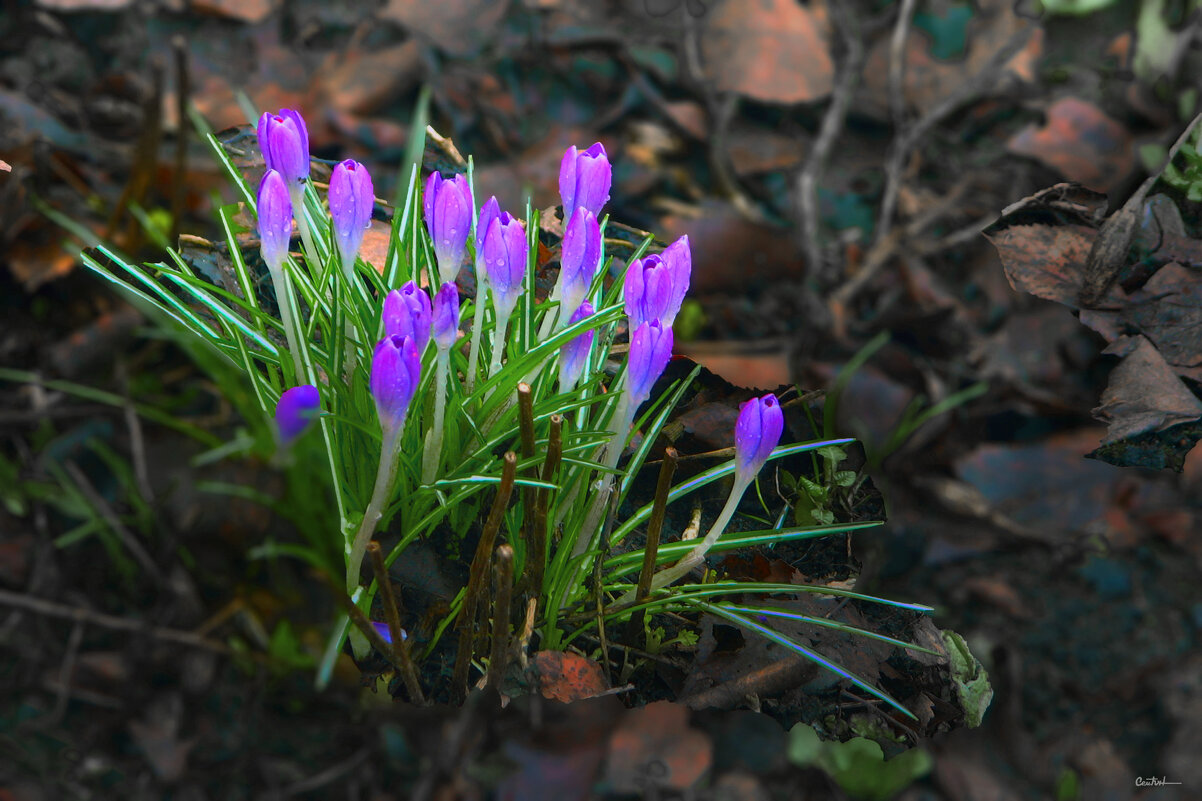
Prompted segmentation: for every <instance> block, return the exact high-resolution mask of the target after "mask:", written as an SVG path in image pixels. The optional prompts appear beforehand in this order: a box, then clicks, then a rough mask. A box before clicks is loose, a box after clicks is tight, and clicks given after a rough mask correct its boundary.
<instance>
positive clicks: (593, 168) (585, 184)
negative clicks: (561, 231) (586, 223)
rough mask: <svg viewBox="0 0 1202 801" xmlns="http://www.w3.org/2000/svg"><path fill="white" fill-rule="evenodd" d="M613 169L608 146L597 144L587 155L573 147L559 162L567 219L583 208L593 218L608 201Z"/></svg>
mask: <svg viewBox="0 0 1202 801" xmlns="http://www.w3.org/2000/svg"><path fill="white" fill-rule="evenodd" d="M612 182H613V168H612V167H610V166H609V156H607V155H606V154H605V147H604V146H603V145H602V144H601V143H600V142H597V143H595V144H594V145H593V146H592V147H590V148H589V149H588V150H585V151H584V152H579V151H577V150H576V146H575V145H572V146H571V147H569V148H568V151H567V152H566V153H564V154H563V161H561V162H560V163H559V196H560V198H562V200H563V216H564V219H570V218H571V216H572V214H573V213H574V212H575V211H576V209H577V208H580V207H584V208H586V209H588V210H589V211H591V212H592V213H593V214H594V215H597V214H600V213H601V207H602V206H604V205H605V201H607V200H609V187H610V184H611V183H612Z"/></svg>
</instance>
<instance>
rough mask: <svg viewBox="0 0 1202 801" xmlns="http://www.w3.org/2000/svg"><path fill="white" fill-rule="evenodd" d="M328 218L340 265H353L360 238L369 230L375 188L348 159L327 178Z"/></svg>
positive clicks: (360, 167)
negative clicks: (331, 226)
mask: <svg viewBox="0 0 1202 801" xmlns="http://www.w3.org/2000/svg"><path fill="white" fill-rule="evenodd" d="M329 199H330V218H331V220H332V221H333V223H334V236H335V238H336V240H337V242H338V250H339V252H340V253H341V255H342V260H343V262H344V263H345V262H349V261H354V259H355V257H356V256H357V255H358V254H359V247H360V245H362V244H363V234H364V233H365V232H366V231H367V229H368V228H369V227H370V226H371V210H372V206H373V205H374V204H375V194H374V188H373V187H372V183H371V175H370V174H368V172H367V168H366V167H364V166H363V165H362V164H360V163H359V162H357V161H353V160H351V159H347V160H346V161H342V162H339V163H338V165H337V166H335V167H334V172H333V174H332V175H331V176H330V190H329Z"/></svg>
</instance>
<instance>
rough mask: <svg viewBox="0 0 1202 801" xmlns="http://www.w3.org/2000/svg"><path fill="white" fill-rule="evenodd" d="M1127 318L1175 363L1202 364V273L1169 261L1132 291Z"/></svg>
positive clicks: (1162, 353) (1166, 357)
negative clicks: (1137, 288) (1135, 290)
mask: <svg viewBox="0 0 1202 801" xmlns="http://www.w3.org/2000/svg"><path fill="white" fill-rule="evenodd" d="M1123 318H1124V319H1125V320H1126V321H1128V322H1129V323H1130V324H1132V325H1134V326H1135V327H1136V328H1138V329H1139V330H1140V332H1142V333H1143V335H1144V336H1146V337H1147V338H1148V339H1149V340H1151V341H1152V342H1153V343H1154V344H1155V345H1156V349H1157V350H1159V351H1160V353H1161V355H1162V356H1164V358H1165V361H1167V362H1168V363H1169V364H1172V365H1180V366H1183V367H1191V366H1194V365H1198V364H1202V273H1199V272H1198V271H1197V270H1190V269H1187V268H1185V267H1182V266H1181V265H1180V264H1166V265H1165V266H1164V267H1161V268H1160V269H1159V270H1157V271H1156V273H1155V274H1154V275H1153V276H1152V277H1151V278H1149V279H1148V281H1147V282H1146V283H1145V284H1144V285H1143V286H1142V287H1141V288H1140V289H1139V291H1138V292H1134V293H1132V295H1131V298H1130V302H1129V303H1128V305H1127V307H1126V308H1125V309H1124V310H1123Z"/></svg>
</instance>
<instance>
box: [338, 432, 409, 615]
mask: <svg viewBox="0 0 1202 801" xmlns="http://www.w3.org/2000/svg"><path fill="white" fill-rule="evenodd" d="M404 429H405V421H404V420H401V421H400V422H399V423H398V424H397V425H396V426H395V427H394V428H385V429H384V440H383V443H382V444H381V447H380V466H379V468H378V469H377V470H376V486H375V488H374V489H373V490H372V492H371V502H370V503H369V504H368V505H367V509H366V510H365V511H364V512H363V523H362V524H361V525H360V526H359V531H358V533H356V534H355V540H354V542H353V543H351V546H350V550H349V551H348V552H347V560H346V591H347V594H348V595H353V594H354V592H355V588H356V587H358V586H359V569H360V567H361V566H362V565H363V555H364V554H366V553H367V543H368V542H370V541H371V536H372V534H374V533H375V531H376V524H378V523H379V522H380V518H381V517H383V516H384V507H385V506H387V504H388V501H389V499H390V498H391V496H392V482H393V480H394V479H395V478H396V471H397V447H396V446H397V440H398V439H400V434H401V432H402V431H403V430H404Z"/></svg>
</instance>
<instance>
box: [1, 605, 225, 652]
mask: <svg viewBox="0 0 1202 801" xmlns="http://www.w3.org/2000/svg"><path fill="white" fill-rule="evenodd" d="M0 604H3V605H5V606H11V607H15V608H17V609H25V610H27V611H30V612H34V613H36V614H39V615H45V616H46V617H56V618H60V619H62V620H76V621H80V622H82V623H91V624H93V625H96V626H101V627H102V628H106V629H115V630H117V631H129V632H134V633H137V634H145V635H147V636H150V637H153V638H155V639H156V640H163V641H165V642H173V643H177V644H179V645H186V646H188V647H190V648H203V649H205V650H208V651H215V652H217V653H219V654H229V653H231V652H232V651H231V649H230V647H229V646H228V645H226V644H225V643H223V642H218V641H216V640H210V639H208V638H206V637H202V636H200V635H198V634H194V633H193V632H190V631H180V630H179V629H169V628H164V627H162V626H155V625H152V624H149V623H145V622H142V621H137V620H130V619H128V618H124V617H116V616H115V615H106V614H104V613H103V612H93V611H92V610H91V609H85V608H83V607H80V606H65V605H64V604H57V603H54V602H53V601H47V600H44V599H42V598H34V597H32V596H29V595H22V594H20V593H16V592H10V591H8V590H3V589H0Z"/></svg>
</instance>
